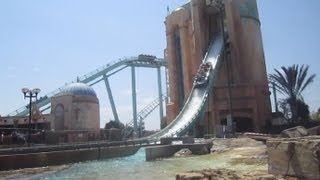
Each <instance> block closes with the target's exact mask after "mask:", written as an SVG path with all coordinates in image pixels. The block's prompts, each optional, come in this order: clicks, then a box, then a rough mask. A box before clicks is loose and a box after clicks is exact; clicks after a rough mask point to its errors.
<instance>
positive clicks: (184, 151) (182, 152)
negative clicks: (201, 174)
mask: <svg viewBox="0 0 320 180" xmlns="http://www.w3.org/2000/svg"><path fill="white" fill-rule="evenodd" d="M191 154H192V152H191V151H190V149H188V148H183V149H181V150H180V151H178V152H176V153H174V156H175V157H185V156H190V155H191Z"/></svg>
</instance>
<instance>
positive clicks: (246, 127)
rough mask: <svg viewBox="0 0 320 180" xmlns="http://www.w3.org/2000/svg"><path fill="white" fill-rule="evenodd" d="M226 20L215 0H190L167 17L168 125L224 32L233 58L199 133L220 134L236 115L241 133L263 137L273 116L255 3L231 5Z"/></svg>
mask: <svg viewBox="0 0 320 180" xmlns="http://www.w3.org/2000/svg"><path fill="white" fill-rule="evenodd" d="M223 2H224V4H225V16H224V20H223V21H222V20H221V19H222V17H221V15H220V14H221V13H219V11H218V10H217V9H216V8H214V7H213V4H214V2H213V1H212V0H191V1H190V2H188V3H187V4H185V5H183V6H181V7H179V8H178V9H176V10H174V11H173V12H172V13H171V14H170V15H169V16H167V17H166V20H165V25H166V37H167V48H166V59H167V60H168V72H169V86H170V88H169V97H170V98H169V102H168V104H167V108H166V109H167V117H166V122H167V124H168V123H170V122H171V121H172V120H173V119H174V118H175V117H176V115H177V114H178V113H179V111H180V110H181V108H182V107H183V105H184V103H185V101H186V99H187V97H188V96H189V93H190V91H191V88H192V83H193V79H194V76H195V74H196V72H197V69H198V67H199V65H200V64H201V61H202V59H203V57H204V55H205V53H206V52H207V49H208V47H209V45H210V40H211V39H213V38H214V37H215V36H217V34H218V33H219V32H221V31H222V29H224V32H225V34H227V35H228V37H229V42H230V54H227V55H224V57H223V58H222V61H223V62H222V65H221V67H220V68H219V70H218V77H217V80H216V81H215V85H214V88H213V91H212V92H211V94H210V96H209V101H208V104H207V108H206V111H205V116H204V118H203V119H202V120H201V121H199V123H198V124H197V129H198V131H199V132H202V133H204V134H213V133H215V127H216V125H220V124H225V123H226V119H227V116H228V115H232V117H233V122H234V123H235V124H236V130H237V131H256V132H259V131H262V130H263V127H264V126H265V122H266V120H267V119H268V118H269V115H270V113H271V104H270V98H269V96H270V93H269V88H268V80H267V73H266V65H265V58H264V52H263V45H262V36H261V29H260V20H259V15H258V9H257V3H256V0H233V1H232V0H226V1H223Z"/></svg>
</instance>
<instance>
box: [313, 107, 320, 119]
mask: <svg viewBox="0 0 320 180" xmlns="http://www.w3.org/2000/svg"><path fill="white" fill-rule="evenodd" d="M311 119H312V120H313V121H320V108H319V109H318V111H317V112H313V113H312V114H311Z"/></svg>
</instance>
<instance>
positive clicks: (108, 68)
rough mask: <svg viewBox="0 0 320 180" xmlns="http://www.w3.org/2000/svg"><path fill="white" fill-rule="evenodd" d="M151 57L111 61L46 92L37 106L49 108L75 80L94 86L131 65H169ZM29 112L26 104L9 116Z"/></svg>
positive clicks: (155, 66)
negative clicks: (58, 95) (55, 97)
mask: <svg viewBox="0 0 320 180" xmlns="http://www.w3.org/2000/svg"><path fill="white" fill-rule="evenodd" d="M150 57H151V58H145V57H144V56H141V55H139V56H137V57H129V58H126V57H125V58H121V59H118V60H115V61H112V62H111V63H108V64H106V65H104V66H102V67H100V68H98V69H96V70H94V71H92V72H90V73H88V74H86V75H83V76H80V77H78V78H77V80H74V81H72V82H70V83H66V84H65V85H64V86H62V87H60V88H58V89H56V90H54V91H52V92H50V93H48V94H46V95H45V96H42V97H40V99H38V100H37V101H36V106H37V107H38V108H39V109H40V110H41V112H43V111H45V110H47V109H49V108H50V105H49V104H50V102H51V97H53V96H55V95H57V94H59V93H60V92H61V91H62V90H63V89H64V87H66V86H68V85H69V84H71V83H74V82H82V83H85V84H88V85H90V86H92V85H94V84H97V83H99V82H100V81H103V80H104V76H106V77H109V76H111V75H113V74H115V73H117V72H119V71H121V70H122V69H125V68H126V67H129V66H134V67H147V68H157V67H162V66H167V62H166V61H165V60H164V59H162V58H156V57H155V56H150ZM48 105H49V107H48ZM43 107H45V108H43ZM41 108H43V109H41ZM28 113H29V107H28V105H26V106H23V107H21V108H19V109H17V110H15V111H13V112H11V113H10V114H8V115H7V116H26V115H28Z"/></svg>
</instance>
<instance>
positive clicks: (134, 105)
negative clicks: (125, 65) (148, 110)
mask: <svg viewBox="0 0 320 180" xmlns="http://www.w3.org/2000/svg"><path fill="white" fill-rule="evenodd" d="M131 84H132V85H131V86H132V112H133V131H134V137H137V135H138V122H137V91H136V70H135V67H134V66H131Z"/></svg>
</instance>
